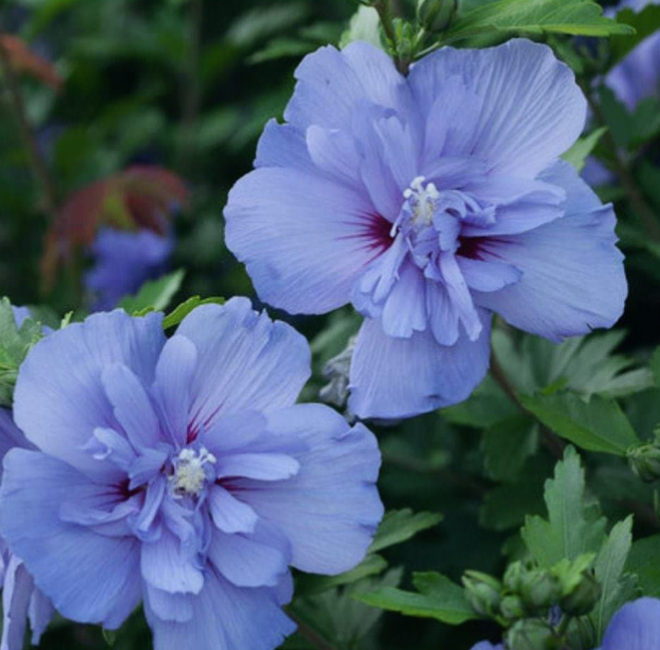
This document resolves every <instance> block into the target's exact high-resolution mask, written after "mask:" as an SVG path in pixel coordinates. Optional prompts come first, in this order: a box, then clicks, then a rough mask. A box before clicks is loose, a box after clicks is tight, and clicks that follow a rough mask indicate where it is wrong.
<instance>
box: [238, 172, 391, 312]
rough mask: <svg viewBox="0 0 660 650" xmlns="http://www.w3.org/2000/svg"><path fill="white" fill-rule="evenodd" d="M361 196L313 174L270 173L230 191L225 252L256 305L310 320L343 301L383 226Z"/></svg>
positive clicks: (255, 174) (253, 175) (253, 176)
mask: <svg viewBox="0 0 660 650" xmlns="http://www.w3.org/2000/svg"><path fill="white" fill-rule="evenodd" d="M365 194H366V193H364V192H358V191H356V190H355V189H351V188H350V187H347V186H346V185H344V184H341V183H338V182H337V181H334V180H332V179H328V178H324V177H323V176H321V175H320V173H319V174H317V175H312V174H308V173H304V172H300V171H297V170H295V169H282V168H276V167H266V168H265V167H262V168H259V169H257V170H255V171H253V172H252V173H251V174H248V175H247V176H245V177H244V178H242V179H241V180H240V181H239V182H238V183H237V184H236V185H235V186H234V188H233V189H232V191H231V192H230V194H229V202H228V204H227V207H226V208H225V218H226V220H227V229H226V237H227V246H228V247H229V249H230V250H231V251H232V253H234V255H236V257H237V258H238V259H239V260H240V261H241V262H244V263H245V264H246V265H247V268H248V273H249V274H250V277H251V278H252V281H253V283H254V285H255V288H256V290H257V293H258V294H259V297H260V298H261V299H262V300H263V301H265V302H267V303H269V304H271V305H273V306H275V307H279V308H281V309H285V310H286V311H288V312H289V313H314V314H320V313H325V312H327V311H331V310H333V309H336V308H338V307H341V306H342V305H345V304H346V303H347V302H348V301H349V298H350V291H351V287H352V285H353V282H354V281H355V279H356V278H357V277H358V275H359V273H360V272H361V271H362V269H363V268H364V267H365V266H366V265H367V264H368V263H369V262H370V261H371V260H372V259H373V257H374V255H375V253H376V252H378V250H380V247H381V241H380V237H381V231H380V230H379V228H378V225H379V223H380V222H379V219H380V221H384V220H383V219H382V218H380V217H379V215H378V214H377V213H376V211H375V210H374V208H373V207H372V205H371V202H370V200H369V198H368V197H367V196H366V195H365ZM385 223H387V222H385Z"/></svg>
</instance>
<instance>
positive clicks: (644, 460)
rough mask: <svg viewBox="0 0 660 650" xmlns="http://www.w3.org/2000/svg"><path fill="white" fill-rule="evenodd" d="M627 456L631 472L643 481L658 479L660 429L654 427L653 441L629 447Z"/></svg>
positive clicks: (659, 470) (659, 469)
mask: <svg viewBox="0 0 660 650" xmlns="http://www.w3.org/2000/svg"><path fill="white" fill-rule="evenodd" d="M627 457H628V463H629V464H630V467H631V468H632V470H633V472H635V474H637V476H639V478H641V479H642V480H643V481H648V482H652V481H657V480H658V479H660V429H656V431H655V439H654V441H653V442H649V443H646V444H643V445H639V446H638V447H632V448H630V449H629V450H628V454H627Z"/></svg>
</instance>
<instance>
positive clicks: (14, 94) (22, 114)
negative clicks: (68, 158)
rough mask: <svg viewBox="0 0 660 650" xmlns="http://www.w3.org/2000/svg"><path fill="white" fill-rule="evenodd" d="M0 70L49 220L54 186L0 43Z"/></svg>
mask: <svg viewBox="0 0 660 650" xmlns="http://www.w3.org/2000/svg"><path fill="white" fill-rule="evenodd" d="M0 34H2V26H0ZM0 71H1V72H2V76H3V78H4V79H5V83H6V85H7V91H8V94H9V100H10V102H11V105H12V108H13V110H14V113H15V115H16V119H17V121H18V126H19V131H20V135H21V138H22V140H23V145H24V146H25V149H26V151H27V153H28V157H29V160H30V168H31V169H32V175H33V177H34V179H35V182H36V183H37V184H38V185H39V186H40V187H41V192H42V196H43V205H44V211H45V212H46V214H48V216H49V217H50V218H51V220H53V221H54V220H55V219H56V218H57V212H58V210H57V195H56V193H55V186H54V184H53V182H52V179H51V177H50V172H49V171H48V165H46V161H45V160H44V158H43V156H42V155H41V151H40V149H39V145H38V144H37V139H36V137H35V134H34V131H33V130H32V126H31V125H30V121H29V120H28V117H27V109H26V107H25V100H24V98H23V93H22V91H21V87H20V84H19V83H18V79H17V77H16V74H15V72H14V67H13V65H12V62H11V59H10V57H9V53H8V52H7V50H6V49H5V48H4V47H3V46H2V45H1V44H0Z"/></svg>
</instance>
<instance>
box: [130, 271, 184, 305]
mask: <svg viewBox="0 0 660 650" xmlns="http://www.w3.org/2000/svg"><path fill="white" fill-rule="evenodd" d="M184 277H185V272H184V271H182V270H179V271H174V272H173V273H170V274H169V275H165V276H163V277H162V278H159V279H158V280H151V281H149V282H145V284H144V285H142V288H141V289H140V291H139V292H138V293H137V294H136V295H135V296H127V297H126V298H124V299H122V301H121V302H120V303H119V306H120V307H121V308H122V309H123V310H124V311H126V312H127V313H129V314H132V315H134V316H144V315H145V314H148V313H149V312H151V311H162V310H163V309H166V308H167V307H168V305H169V304H170V302H171V300H172V298H174V295H175V294H176V292H177V291H178V290H179V289H180V288H181V284H182V283H183V278H184Z"/></svg>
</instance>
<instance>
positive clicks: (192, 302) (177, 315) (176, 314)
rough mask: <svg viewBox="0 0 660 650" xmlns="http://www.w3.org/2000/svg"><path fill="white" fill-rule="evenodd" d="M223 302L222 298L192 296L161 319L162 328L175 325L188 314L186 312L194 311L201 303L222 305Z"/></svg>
mask: <svg viewBox="0 0 660 650" xmlns="http://www.w3.org/2000/svg"><path fill="white" fill-rule="evenodd" d="M168 302H169V301H168ZM224 303H225V299H224V298H201V297H200V296H192V297H191V298H188V300H186V301H185V302H182V303H181V304H180V305H178V306H177V307H176V308H175V309H174V310H173V311H171V312H170V313H169V314H167V316H165V318H164V320H163V328H164V329H170V328H171V327H176V326H177V325H178V324H179V323H180V322H181V321H182V320H183V319H184V318H185V317H186V316H188V314H191V313H192V312H193V311H195V309H197V307H201V306H202V305H223V304H224Z"/></svg>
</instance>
